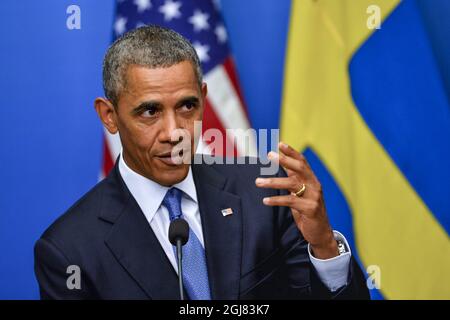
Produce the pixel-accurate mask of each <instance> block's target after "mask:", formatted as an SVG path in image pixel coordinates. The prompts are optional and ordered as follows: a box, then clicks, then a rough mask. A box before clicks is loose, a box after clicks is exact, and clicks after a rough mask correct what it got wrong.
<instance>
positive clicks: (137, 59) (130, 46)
mask: <svg viewBox="0 0 450 320" xmlns="http://www.w3.org/2000/svg"><path fill="white" fill-rule="evenodd" d="M182 61H190V62H191V63H192V66H193V68H194V72H195V75H196V77H197V81H198V84H199V86H201V84H202V70H201V67H200V61H199V58H198V56H197V53H196V52H195V49H194V47H193V46H192V45H191V43H190V42H189V41H188V40H187V39H185V38H184V37H183V36H182V35H180V34H179V33H177V32H175V31H173V30H170V29H166V28H162V27H159V26H154V25H149V26H144V27H140V28H137V29H134V30H132V31H129V32H127V33H125V34H124V35H123V36H121V37H120V38H118V39H117V40H116V41H115V42H114V43H113V44H112V45H111V46H110V47H109V49H108V51H107V52H106V55H105V59H104V61H103V89H104V91H105V96H106V98H108V100H110V101H111V102H112V104H113V105H114V106H115V107H117V103H118V101H119V95H120V94H121V92H122V91H123V90H124V88H125V87H126V71H127V69H128V67H129V66H130V65H133V64H134V65H140V66H146V67H149V68H167V67H170V66H173V65H175V64H177V63H180V62H182Z"/></svg>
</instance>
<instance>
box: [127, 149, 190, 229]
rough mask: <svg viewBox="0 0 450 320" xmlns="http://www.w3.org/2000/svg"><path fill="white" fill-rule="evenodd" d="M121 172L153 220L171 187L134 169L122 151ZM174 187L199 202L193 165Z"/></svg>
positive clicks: (145, 212)
mask: <svg viewBox="0 0 450 320" xmlns="http://www.w3.org/2000/svg"><path fill="white" fill-rule="evenodd" d="M119 172H120V175H121V176H122V179H123V180H124V182H125V184H126V185H127V187H128V189H129V190H130V192H131V194H132V195H133V197H134V198H135V199H136V202H137V203H138V205H139V207H140V208H141V210H142V212H144V214H145V216H146V217H147V220H148V221H149V222H151V221H152V220H153V218H154V216H155V214H156V212H157V211H158V209H159V207H160V206H161V203H162V201H163V199H164V197H165V196H166V193H167V191H168V190H169V189H170V187H165V186H162V185H160V184H159V183H157V182H155V181H153V180H150V179H148V178H146V177H144V176H142V175H140V174H139V173H137V172H135V171H133V170H132V169H131V168H130V167H129V166H128V165H127V164H126V163H125V160H124V159H123V156H122V153H121V154H120V156H119ZM173 187H176V188H178V189H180V190H181V191H183V197H185V198H186V196H188V198H190V200H192V201H194V202H197V191H196V189H195V183H194V178H193V176H192V168H191V167H189V172H188V174H187V176H186V178H184V180H182V181H180V182H179V183H177V184H175V185H173Z"/></svg>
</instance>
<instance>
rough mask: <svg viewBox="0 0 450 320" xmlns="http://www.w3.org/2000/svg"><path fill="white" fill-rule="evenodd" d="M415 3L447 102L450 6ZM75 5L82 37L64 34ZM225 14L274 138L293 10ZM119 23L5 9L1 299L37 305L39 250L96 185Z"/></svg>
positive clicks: (11, 5)
mask: <svg viewBox="0 0 450 320" xmlns="http://www.w3.org/2000/svg"><path fill="white" fill-rule="evenodd" d="M355 1H357V0H355ZM418 2H419V4H420V7H421V10H422V14H423V18H424V20H425V21H426V23H427V31H428V33H429V36H430V40H431V41H432V44H433V49H434V53H435V55H436V57H437V60H438V63H439V65H440V70H441V72H442V77H443V79H444V80H445V83H446V87H447V89H448V92H450V59H449V57H450V42H448V41H447V40H448V34H450V21H449V20H448V19H447V17H448V15H449V14H450V2H449V1H447V0H434V1H427V0H418ZM71 4H75V5H78V6H79V7H80V9H81V30H68V29H67V27H66V19H67V17H68V14H67V13H66V9H67V7H68V6H69V5H71ZM222 9H223V15H224V19H225V22H226V24H227V27H228V32H229V37H230V42H231V47H232V51H233V52H234V55H235V59H236V63H237V68H238V72H239V74H240V79H241V85H242V87H243V91H244V97H245V100H246V103H247V106H248V108H249V113H250V118H251V122H252V125H253V126H254V127H255V128H277V127H278V121H279V106H280V100H281V89H282V79H283V64H284V52H285V45H286V36H287V32H288V19H289V9H290V1H288V0H283V1H270V0H267V1H264V0H246V1H242V0H225V1H222ZM113 15H114V1H113V0H103V1H92V0H72V1H66V0H45V1H32V0H28V1H14V0H2V1H1V2H0V34H1V38H0V41H1V42H2V45H1V46H0V48H1V49H0V139H1V151H0V181H1V187H0V253H1V256H0V299H34V298H38V290H37V283H36V280H35V278H34V273H33V245H34V242H35V241H36V240H37V239H38V237H39V236H40V234H41V233H42V232H43V231H44V230H45V228H46V227H47V226H48V225H49V224H50V223H51V222H52V221H53V220H54V219H55V218H56V217H57V216H59V215H60V214H61V213H63V212H64V211H65V210H66V209H67V208H68V207H69V206H70V205H71V204H72V203H73V202H74V201H75V200H77V199H78V198H79V197H80V196H81V195H82V194H84V193H85V192H86V191H87V190H88V189H90V188H91V187H92V186H93V185H94V184H95V183H96V181H97V179H98V173H99V168H100V160H101V138H102V128H101V126H100V123H99V121H98V120H97V117H96V114H95V112H94V109H93V100H94V98H95V97H96V96H99V95H102V94H103V92H102V87H101V62H102V58H103V54H104V52H105V50H106V48H107V46H108V45H109V42H110V39H111V35H112V21H113ZM446 36H447V37H446ZM261 93H263V94H261Z"/></svg>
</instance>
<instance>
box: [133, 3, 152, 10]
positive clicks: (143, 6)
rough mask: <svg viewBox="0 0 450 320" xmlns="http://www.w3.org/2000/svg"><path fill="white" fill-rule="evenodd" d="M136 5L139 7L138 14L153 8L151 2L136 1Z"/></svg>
mask: <svg viewBox="0 0 450 320" xmlns="http://www.w3.org/2000/svg"><path fill="white" fill-rule="evenodd" d="M134 4H135V5H136V6H137V7H138V12H144V11H145V10H148V9H150V8H151V7H152V3H151V2H150V0H134Z"/></svg>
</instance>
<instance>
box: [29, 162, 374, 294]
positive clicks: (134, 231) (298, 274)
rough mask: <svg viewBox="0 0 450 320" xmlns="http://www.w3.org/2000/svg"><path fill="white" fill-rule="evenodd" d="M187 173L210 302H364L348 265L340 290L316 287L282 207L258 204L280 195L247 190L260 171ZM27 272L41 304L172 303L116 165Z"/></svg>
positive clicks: (172, 282)
mask: <svg viewBox="0 0 450 320" xmlns="http://www.w3.org/2000/svg"><path fill="white" fill-rule="evenodd" d="M192 170H193V176H194V181H195V185H196V188H197V196H198V203H199V208H200V212H201V220H202V228H203V235H204V241H205V250H206V258H207V265H208V274H209V281H210V288H211V295H212V298H213V299H304V298H324V299H325V298H350V299H355V298H368V297H369V295H368V290H367V287H366V285H365V279H364V276H363V274H362V272H361V270H360V269H359V267H358V266H357V264H356V263H355V261H354V259H353V258H352V262H351V267H350V274H349V284H348V285H347V286H346V287H344V288H342V289H341V290H338V292H336V293H334V294H332V293H331V292H329V291H328V290H327V288H326V287H325V286H324V285H323V284H322V283H321V281H320V280H319V279H318V277H317V275H316V272H315V270H314V268H313V266H312V264H311V262H310V259H309V255H308V251H307V242H306V241H305V240H304V238H303V237H302V235H301V233H300V232H299V231H298V229H297V228H296V226H295V224H294V222H293V218H292V216H291V213H290V209H289V208H287V207H267V206H265V205H263V203H262V199H263V197H266V196H271V195H276V194H279V192H278V191H276V190H268V189H259V188H257V187H256V186H255V182H254V181H255V179H256V178H257V177H258V176H259V175H260V166H259V165H248V164H247V165H218V164H216V165H192ZM279 175H284V172H283V171H280V173H279ZM151 196H152V195H151V194H149V197H151ZM224 208H232V210H233V214H232V215H229V216H226V217H224V216H223V215H222V213H221V210H222V209H224ZM69 265H77V266H79V267H80V270H81V289H72V290H69V289H68V287H67V285H66V281H67V279H68V277H69V276H70V275H71V273H66V272H67V268H68V266H69ZM35 272H36V277H37V279H38V282H39V287H40V294H41V298H43V299H179V291H178V280H177V274H176V273H175V271H174V269H173V267H172V265H171V264H170V262H169V260H168V258H167V257H166V255H165V253H164V251H163V249H162V247H161V245H160V244H159V242H158V240H157V238H156V236H155V234H154V233H153V231H152V229H151V227H150V225H149V223H148V222H147V220H146V218H145V216H144V214H143V213H142V211H141V209H140V208H139V206H138V204H137V203H136V201H135V199H134V198H133V196H132V195H131V193H130V191H129V190H128V188H127V187H126V185H125V183H124V181H123V180H122V178H121V176H120V173H119V169H118V166H117V165H116V166H115V168H114V169H113V170H112V172H111V173H110V174H109V176H108V177H107V178H106V179H104V180H103V181H101V182H100V183H99V184H97V185H96V186H95V187H94V188H93V189H92V190H91V191H89V192H88V193H87V194H86V195H85V196H84V197H83V198H81V199H80V200H79V201H78V202H77V203H75V204H74V205H73V206H72V207H71V208H70V209H69V210H68V211H67V212H66V213H65V214H64V215H63V216H61V217H60V218H59V219H57V220H56V221H55V222H54V223H53V224H52V225H51V226H50V227H49V228H48V229H47V230H46V231H45V232H44V234H43V235H42V237H41V238H40V239H39V240H38V241H37V243H36V246H35Z"/></svg>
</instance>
